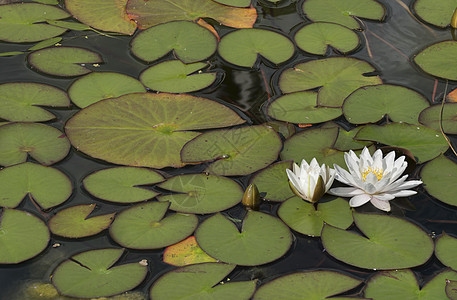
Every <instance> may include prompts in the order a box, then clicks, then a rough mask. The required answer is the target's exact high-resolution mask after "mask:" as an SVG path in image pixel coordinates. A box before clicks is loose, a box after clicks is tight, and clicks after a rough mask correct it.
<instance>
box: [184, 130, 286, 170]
mask: <svg viewBox="0 0 457 300" xmlns="http://www.w3.org/2000/svg"><path fill="white" fill-rule="evenodd" d="M281 147H282V142H281V139H280V138H279V136H278V134H277V133H276V131H274V130H273V129H272V128H271V127H267V126H263V125H257V126H246V127H241V128H235V129H221V130H213V131H208V132H205V133H203V134H202V135H200V136H198V137H196V138H194V139H193V140H191V141H189V142H188V143H187V144H186V145H184V147H183V149H182V151H181V159H182V161H183V162H185V163H199V162H206V161H214V162H213V163H211V164H210V165H209V166H208V167H207V168H206V172H209V173H211V174H217V175H225V176H234V175H248V174H251V173H253V172H255V171H257V170H260V169H262V168H265V167H266V166H268V165H270V164H271V163H272V162H274V161H275V160H276V158H277V157H278V153H279V151H280V150H281Z"/></svg>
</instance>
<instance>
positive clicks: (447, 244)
mask: <svg viewBox="0 0 457 300" xmlns="http://www.w3.org/2000/svg"><path fill="white" fill-rule="evenodd" d="M435 243H436V244H435V255H436V257H437V258H438V259H439V261H440V262H441V263H442V264H443V265H445V266H448V267H450V268H452V269H454V270H457V257H455V250H456V249H457V239H456V238H455V237H452V236H450V235H448V234H446V233H445V232H443V233H442V234H441V235H440V236H439V237H438V238H437V239H436V242H435ZM454 280H455V279H454Z"/></svg>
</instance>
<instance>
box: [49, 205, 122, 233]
mask: <svg viewBox="0 0 457 300" xmlns="http://www.w3.org/2000/svg"><path fill="white" fill-rule="evenodd" d="M94 208H95V204H88V205H75V206H71V207H68V208H65V209H62V210H60V211H59V212H57V214H55V215H54V216H53V217H52V218H51V219H49V221H48V225H49V229H50V230H51V232H52V233H53V234H57V235H60V236H63V237H66V238H82V237H87V236H91V235H95V234H97V233H100V232H101V231H103V230H105V229H106V228H108V226H109V225H110V224H111V222H112V221H113V219H114V213H112V214H106V215H101V216H96V217H90V218H89V214H90V213H91V212H92V211H93V210H94Z"/></svg>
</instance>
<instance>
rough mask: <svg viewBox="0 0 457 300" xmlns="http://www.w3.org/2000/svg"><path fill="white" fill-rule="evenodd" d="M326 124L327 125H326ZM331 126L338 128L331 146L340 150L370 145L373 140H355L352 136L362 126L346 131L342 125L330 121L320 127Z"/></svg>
mask: <svg viewBox="0 0 457 300" xmlns="http://www.w3.org/2000/svg"><path fill="white" fill-rule="evenodd" d="M326 126H328V127H326ZM331 127H337V128H338V138H337V139H336V142H335V144H334V145H333V148H335V149H337V150H340V151H349V150H354V149H362V148H363V147H369V146H370V145H372V144H373V142H370V141H358V140H355V139H354V137H355V136H356V135H357V133H358V132H359V131H360V130H361V129H362V128H363V126H358V127H355V128H353V129H351V130H349V131H346V130H345V129H343V128H342V127H340V126H338V125H336V124H332V123H327V124H324V126H322V127H321V128H331Z"/></svg>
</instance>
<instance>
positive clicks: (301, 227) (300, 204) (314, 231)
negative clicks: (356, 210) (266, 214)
mask: <svg viewBox="0 0 457 300" xmlns="http://www.w3.org/2000/svg"><path fill="white" fill-rule="evenodd" d="M325 198H326V199H325ZM325 198H323V199H321V200H320V201H319V203H318V204H317V208H315V207H314V205H313V204H312V203H309V202H307V201H304V200H303V199H301V198H299V197H293V198H291V199H289V200H287V201H286V202H284V203H282V204H281V206H280V207H279V210H278V216H279V217H280V218H281V220H283V221H284V223H286V224H287V225H288V226H289V227H290V228H292V229H293V230H295V231H297V232H300V233H302V234H306V235H309V236H320V235H321V231H322V227H323V226H324V223H325V224H329V225H332V226H335V227H337V228H341V229H346V228H348V227H349V226H351V224H352V210H351V207H350V206H349V203H348V202H347V201H346V200H344V199H342V198H337V197H333V196H326V197H325ZM323 200H327V201H323Z"/></svg>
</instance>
